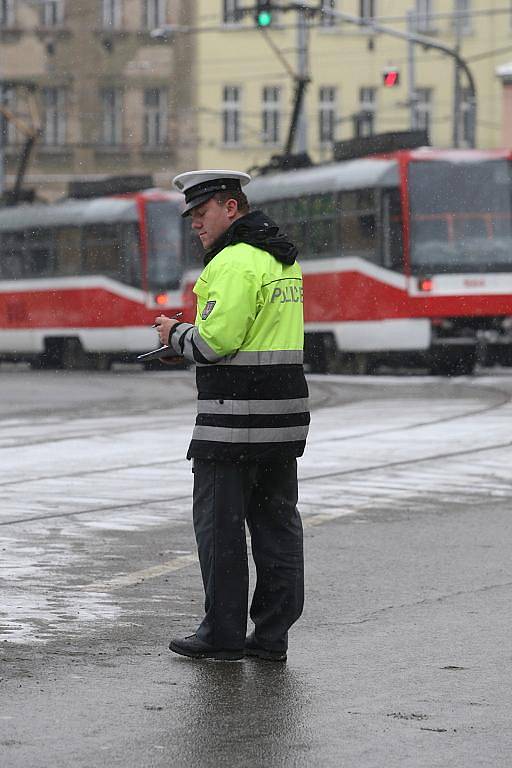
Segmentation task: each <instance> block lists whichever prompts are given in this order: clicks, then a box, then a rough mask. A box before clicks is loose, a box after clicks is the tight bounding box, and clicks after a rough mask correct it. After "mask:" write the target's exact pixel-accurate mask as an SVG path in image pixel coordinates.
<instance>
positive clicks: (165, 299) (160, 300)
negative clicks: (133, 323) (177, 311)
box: [155, 293, 169, 307]
mask: <svg viewBox="0 0 512 768" xmlns="http://www.w3.org/2000/svg"><path fill="white" fill-rule="evenodd" d="M168 303H169V295H168V294H167V293H157V294H156V296H155V304H158V306H159V307H162V306H164V304H168Z"/></svg>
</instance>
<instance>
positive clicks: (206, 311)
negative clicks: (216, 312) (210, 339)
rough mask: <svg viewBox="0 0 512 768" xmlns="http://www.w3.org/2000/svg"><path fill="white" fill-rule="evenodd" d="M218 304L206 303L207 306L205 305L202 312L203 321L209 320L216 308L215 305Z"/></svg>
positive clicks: (213, 302)
mask: <svg viewBox="0 0 512 768" xmlns="http://www.w3.org/2000/svg"><path fill="white" fill-rule="evenodd" d="M216 303H217V302H215V301H207V302H206V304H205V305H204V309H203V311H202V312H201V318H202V319H203V320H206V318H207V317H208V315H209V314H210V313H211V311H212V310H213V308H214V306H215V304H216Z"/></svg>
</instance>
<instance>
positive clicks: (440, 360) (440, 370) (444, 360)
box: [430, 348, 476, 376]
mask: <svg viewBox="0 0 512 768" xmlns="http://www.w3.org/2000/svg"><path fill="white" fill-rule="evenodd" d="M475 365H476V350H475V349H473V348H472V349H470V350H465V351H463V352H460V351H459V352H450V351H448V352H447V351H446V350H436V352H435V354H434V356H433V359H432V362H431V363H430V373H431V374H432V375H433V376H471V374H472V373H474V370H475Z"/></svg>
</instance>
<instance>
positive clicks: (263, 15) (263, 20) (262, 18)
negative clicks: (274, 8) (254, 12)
mask: <svg viewBox="0 0 512 768" xmlns="http://www.w3.org/2000/svg"><path fill="white" fill-rule="evenodd" d="M271 23H272V13H271V12H270V11H260V12H259V13H258V26H259V27H269V26H270V24H271Z"/></svg>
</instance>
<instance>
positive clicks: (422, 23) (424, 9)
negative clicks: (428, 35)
mask: <svg viewBox="0 0 512 768" xmlns="http://www.w3.org/2000/svg"><path fill="white" fill-rule="evenodd" d="M432 5H433V2H432V0H416V8H415V22H416V23H415V27H416V31H417V32H431V31H432V27H433V24H432V13H433V9H432Z"/></svg>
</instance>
